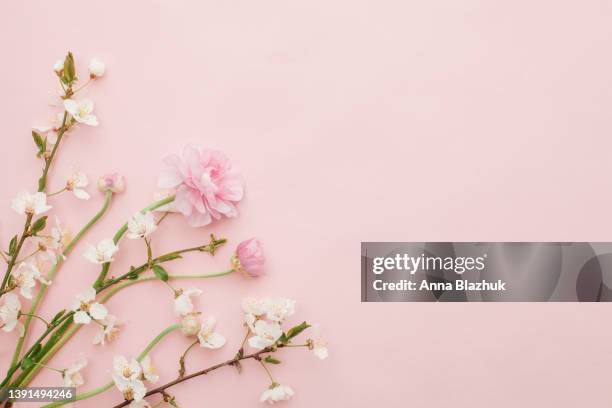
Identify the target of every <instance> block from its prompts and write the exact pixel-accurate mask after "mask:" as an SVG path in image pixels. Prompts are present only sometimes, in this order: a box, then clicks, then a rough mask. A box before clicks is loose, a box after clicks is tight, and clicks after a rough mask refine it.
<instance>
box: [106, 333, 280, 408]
mask: <svg viewBox="0 0 612 408" xmlns="http://www.w3.org/2000/svg"><path fill="white" fill-rule="evenodd" d="M281 347H284V345H282V344H279V345H278V346H277V347H266V348H264V349H262V350H259V351H258V352H256V353H252V354H246V355H244V356H242V357H238V356H236V357H234V358H232V359H231V360H227V361H224V362H222V363H219V364H216V365H214V366H211V367H208V368H206V369H204V370H201V371H197V372H195V373H193V374H189V375H186V376H184V377H182V378H177V379H176V380H174V381H170V382H169V383H166V384H164V385H162V386H159V387H157V388H154V389H152V390H151V391H149V392H147V393H146V394H145V398H146V397H150V396H151V395H155V394H162V393H164V392H165V391H166V390H167V389H168V388H170V387H173V386H175V385H177V384H180V383H182V382H184V381H187V380H191V379H192V378H195V377H199V376H201V375H206V374H208V373H210V372H211V371H214V370H216V369H218V368H221V367H226V366H234V365H236V364H237V363H238V362H239V361H241V360H248V359H251V358H252V359H255V360H257V359H259V358H260V356H261V355H262V354H265V353H271V352H274V351H276V349H277V348H281ZM131 402H132V401H123V402H122V403H120V404H117V405H115V406H114V407H113V408H121V407H125V406H128V405H130V403H131Z"/></svg>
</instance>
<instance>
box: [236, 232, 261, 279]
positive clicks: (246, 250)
mask: <svg viewBox="0 0 612 408" xmlns="http://www.w3.org/2000/svg"><path fill="white" fill-rule="evenodd" d="M265 261H266V259H265V257H264V254H263V249H262V248H261V243H260V242H259V241H258V240H257V239H256V238H251V239H249V240H246V241H243V242H241V243H240V244H238V247H237V248H236V253H235V254H234V256H233V258H232V263H233V265H234V268H235V269H236V270H237V271H240V272H243V273H244V274H246V275H248V276H250V277H253V278H256V277H258V276H261V275H263V273H264V271H263V267H264V263H265Z"/></svg>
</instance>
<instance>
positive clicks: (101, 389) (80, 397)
mask: <svg viewBox="0 0 612 408" xmlns="http://www.w3.org/2000/svg"><path fill="white" fill-rule="evenodd" d="M180 328H181V325H180V324H173V325H172V326H170V327H168V328H166V329H164V330H162V332H161V333H159V334H158V335H157V336H156V337H155V338H154V339H153V340H151V342H150V343H149V344H148V345H147V347H145V349H144V350H143V351H142V353H140V354H139V355H138V357H137V358H136V360H138V362H140V361H142V359H144V358H145V357H146V356H147V355H148V354H149V353H150V352H151V350H152V349H153V348H154V347H155V346H157V344H159V342H160V341H162V339H163V338H164V337H166V336H167V335H168V334H170V333H172V332H173V331H175V330H178V329H180ZM112 387H113V382H112V381H111V382H108V383H106V384H104V385H102V386H100V387H98V388H94V389H93V390H90V391H87V392H84V393H82V394H77V396H76V399H75V401H82V400H84V399H87V398H91V397H93V396H96V395H98V394H101V393H103V392H104V391H106V390H108V389H110V388H112ZM70 402H72V401H63V402H62V401H58V402H54V403H52V404H47V405H44V406H43V407H42V408H52V407H59V406H62V405H65V404H69V403H70Z"/></svg>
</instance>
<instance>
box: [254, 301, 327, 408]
mask: <svg viewBox="0 0 612 408" xmlns="http://www.w3.org/2000/svg"><path fill="white" fill-rule="evenodd" d="M242 310H243V311H244V313H245V315H244V321H245V324H246V325H247V327H248V328H249V331H250V332H251V333H252V334H253V336H252V337H250V338H249V340H248V342H249V345H250V346H251V347H253V348H255V349H258V350H263V349H265V348H266V347H272V346H275V345H276V344H277V342H278V341H279V340H281V338H282V337H283V333H284V332H283V328H282V324H283V322H284V321H285V319H287V318H288V317H290V316H292V315H293V314H294V313H295V300H292V299H285V298H268V297H265V298H246V299H244V300H243V301H242ZM306 344H307V346H308V348H309V349H311V350H313V352H314V354H315V356H317V357H318V358H320V359H322V360H323V359H325V358H327V356H328V351H327V345H326V343H325V342H324V341H323V340H321V339H317V340H313V339H308V340H307V343H306ZM293 394H294V392H293V389H291V387H289V386H287V385H282V384H278V383H277V382H275V381H273V382H272V384H271V385H270V387H268V388H267V389H266V390H265V391H264V392H263V393H262V394H261V397H260V401H261V402H268V403H270V404H273V403H275V402H279V401H285V400H288V399H290V398H291V397H292V396H293Z"/></svg>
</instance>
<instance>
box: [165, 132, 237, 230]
mask: <svg viewBox="0 0 612 408" xmlns="http://www.w3.org/2000/svg"><path fill="white" fill-rule="evenodd" d="M158 186H159V187H160V188H165V189H173V190H174V191H175V192H176V199H175V200H174V203H173V207H174V209H176V211H178V212H180V213H182V214H183V215H185V216H186V217H187V221H188V222H189V225H191V226H193V227H201V226H204V225H208V224H210V223H211V222H212V221H213V219H215V220H218V219H220V218H221V217H223V216H225V217H228V218H232V217H236V216H237V215H238V210H237V209H236V204H237V203H238V202H239V201H240V200H242V197H243V196H244V181H243V179H242V177H241V176H240V175H238V174H236V173H234V172H233V171H232V165H231V163H230V161H229V160H228V158H227V157H225V155H224V154H223V153H221V152H219V151H216V150H209V149H204V148H202V147H200V146H197V145H193V144H190V145H187V146H185V147H184V148H183V152H182V153H181V154H180V155H178V154H172V155H170V156H168V157H166V158H165V159H164V168H163V169H162V171H161V174H160V177H159V181H158Z"/></svg>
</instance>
